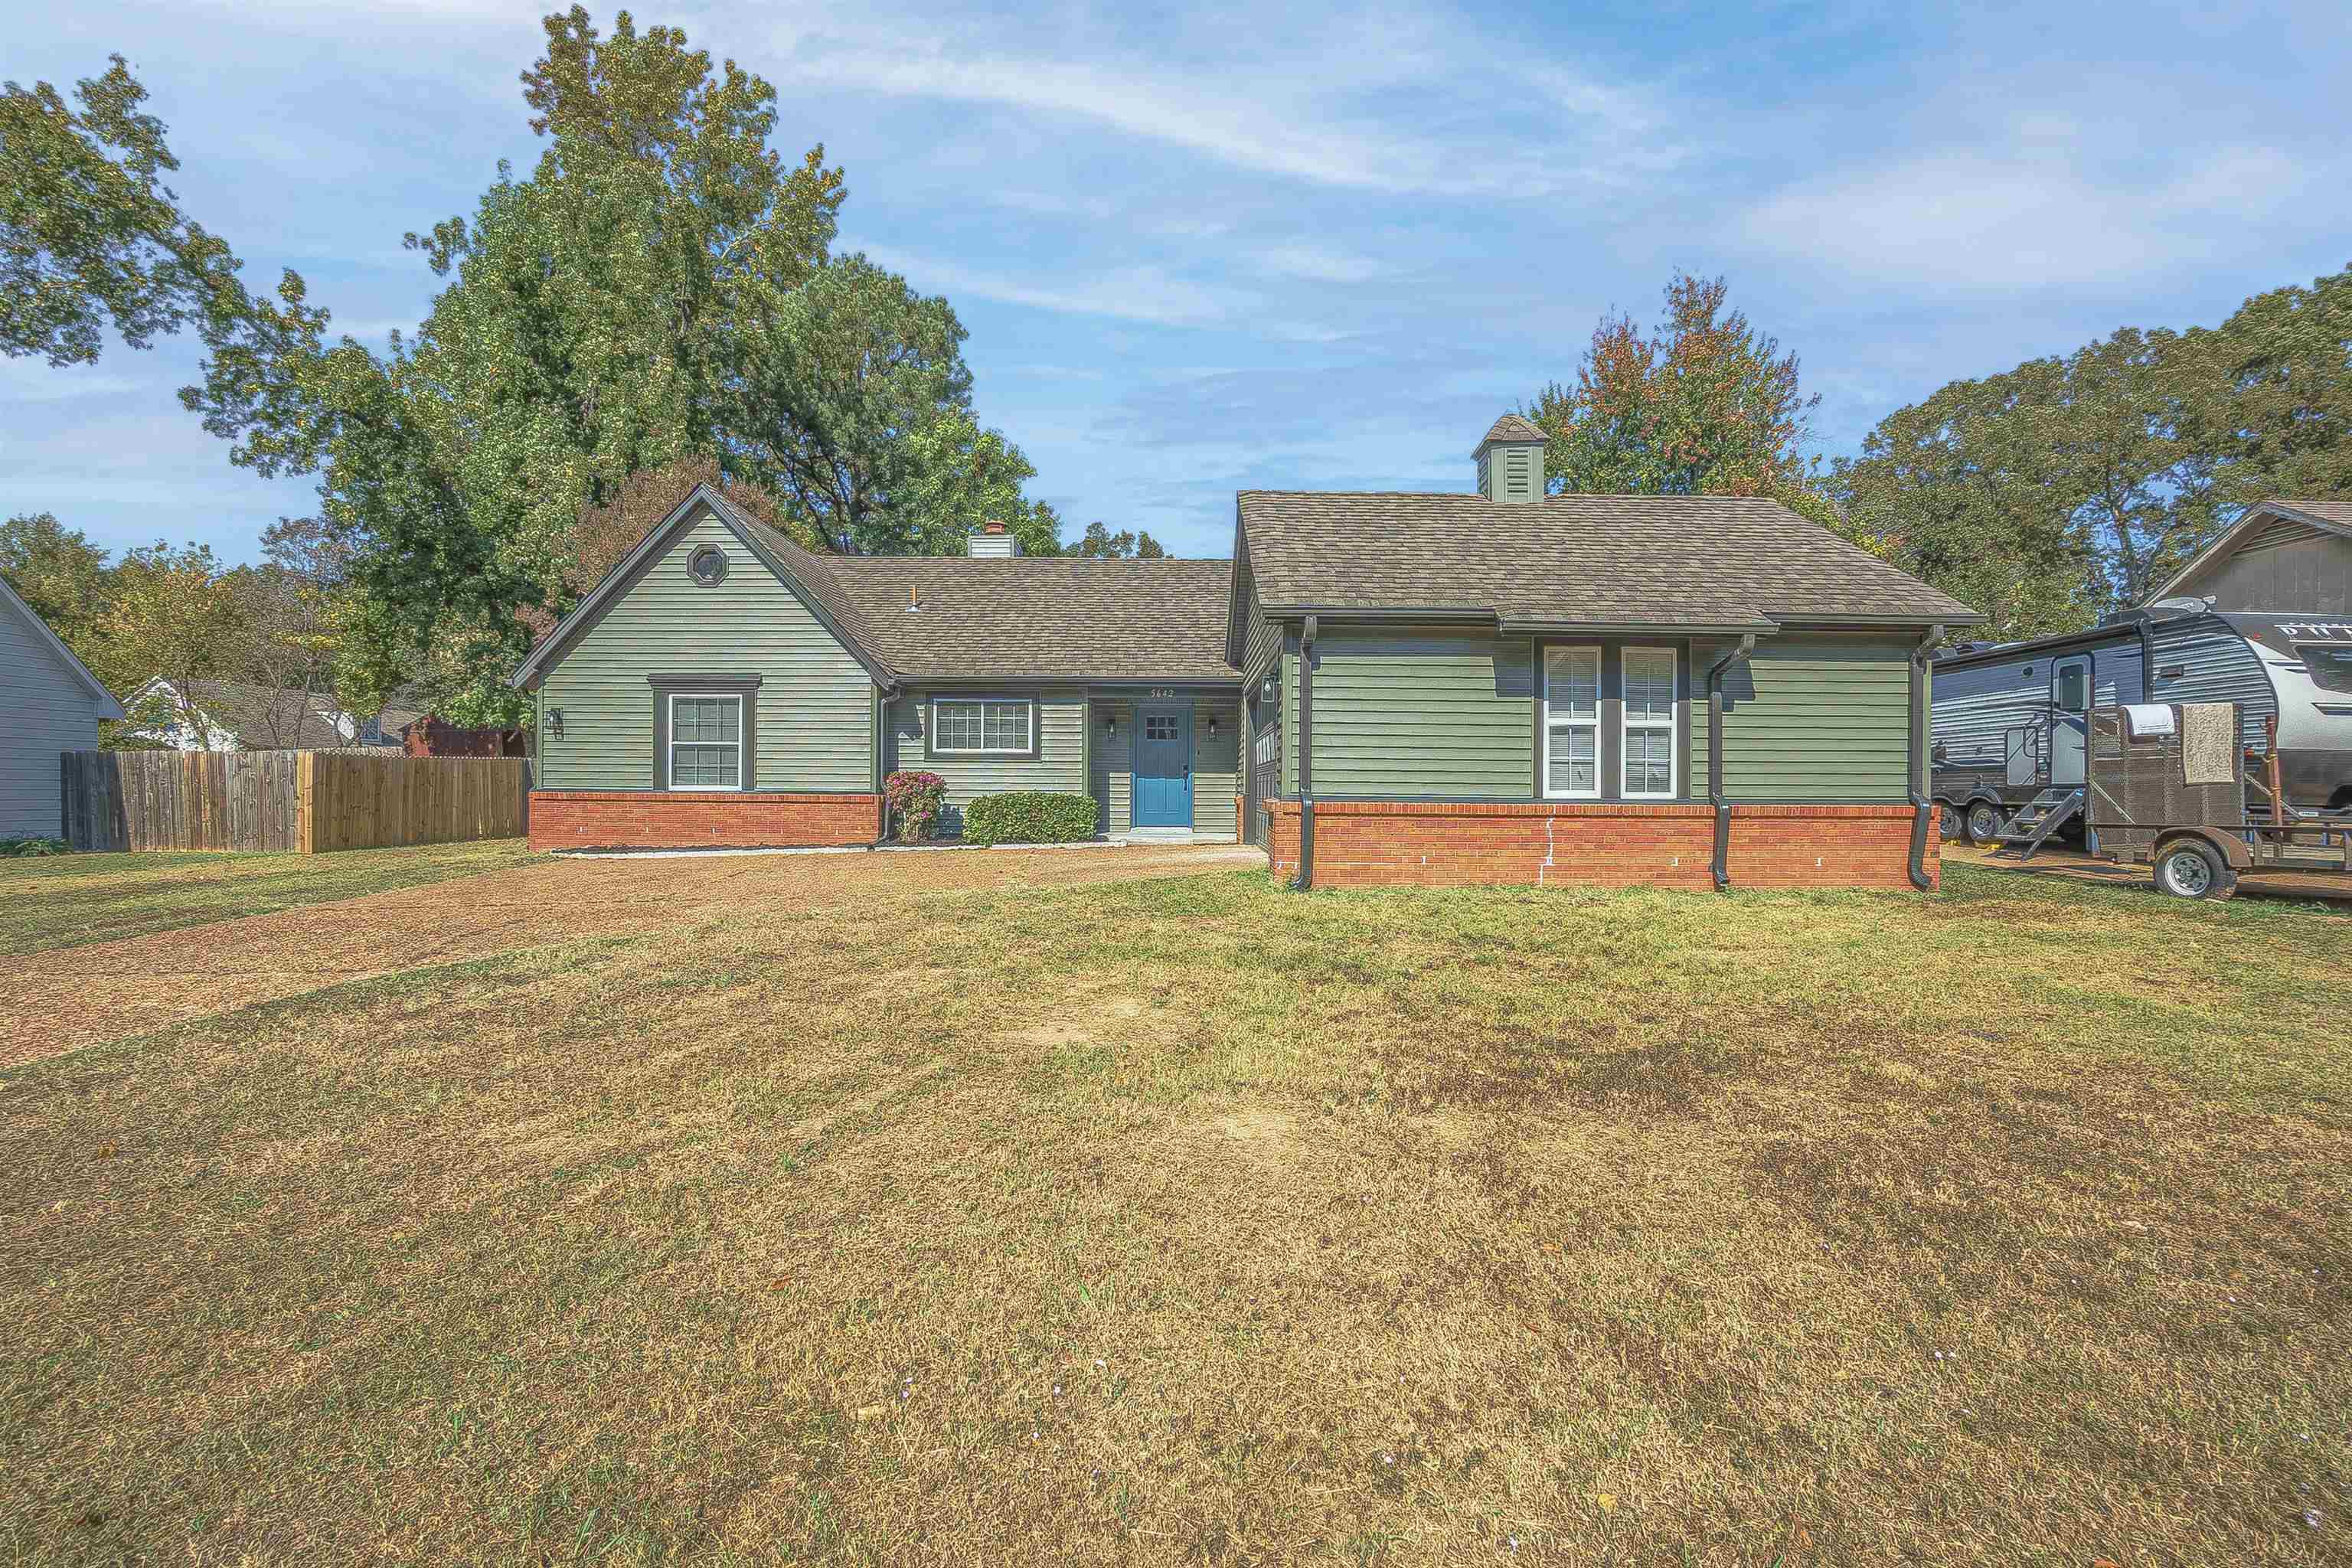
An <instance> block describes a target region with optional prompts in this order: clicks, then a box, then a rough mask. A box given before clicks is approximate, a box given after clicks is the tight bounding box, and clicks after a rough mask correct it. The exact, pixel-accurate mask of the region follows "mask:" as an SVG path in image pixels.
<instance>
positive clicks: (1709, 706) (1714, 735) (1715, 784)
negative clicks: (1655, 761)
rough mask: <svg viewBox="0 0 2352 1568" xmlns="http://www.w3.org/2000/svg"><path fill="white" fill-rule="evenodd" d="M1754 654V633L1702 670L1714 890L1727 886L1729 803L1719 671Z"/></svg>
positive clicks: (1707, 797)
mask: <svg viewBox="0 0 2352 1568" xmlns="http://www.w3.org/2000/svg"><path fill="white" fill-rule="evenodd" d="M1755 651H1756V634H1755V633H1754V632H1749V633H1748V635H1747V636H1746V637H1741V638H1740V639H1739V646H1738V647H1735V648H1730V649H1728V650H1727V651H1726V652H1725V653H1724V654H1723V656H1722V657H1721V658H1717V660H1716V661H1715V662H1714V663H1713V664H1710V665H1708V666H1707V667H1706V802H1707V804H1708V805H1712V806H1713V807H1715V865H1714V871H1715V890H1716V891H1717V892H1718V893H1720V892H1723V891H1725V890H1727V889H1729V888H1730V886H1731V803H1730V802H1729V801H1727V800H1726V799H1724V798H1723V672H1724V671H1725V670H1727V669H1729V668H1731V667H1732V666H1733V665H1735V664H1737V663H1738V662H1739V661H1740V660H1741V659H1743V658H1747V657H1748V655H1749V654H1751V653H1754V652H1755Z"/></svg>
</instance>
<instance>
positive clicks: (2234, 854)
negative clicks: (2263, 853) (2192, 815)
mask: <svg viewBox="0 0 2352 1568" xmlns="http://www.w3.org/2000/svg"><path fill="white" fill-rule="evenodd" d="M2184 838H2195V839H2199V840H2201V841H2202V842H2204V843H2207V844H2210V845H2211V846H2212V847H2214V849H2215V850H2216V851H2217V852H2219V853H2220V855H2221V858H2222V859H2224V860H2227V861H2228V862H2229V863H2230V869H2231V870H2232V871H2242V870H2244V869H2246V868H2248V867H2249V866H2252V864H2253V863H2254V857H2253V855H2252V852H2251V851H2249V850H2248V849H2247V848H2246V846H2245V844H2244V843H2243V842H2242V840H2240V839H2237V838H2233V837H2231V836H2230V835H2229V834H2226V833H2215V832H2212V831H2210V829H2207V828H2202V827H2171V828H2167V829H2166V830H2165V831H2164V832H2163V833H2161V834H2159V835H2158V836H2157V840H2156V847H2155V858H2158V859H2159V860H2160V859H2162V858H2164V852H2165V850H2166V849H2167V848H2168V847H2170V846H2172V845H2174V844H2178V843H2179V842H2180V840H2182V839H2184Z"/></svg>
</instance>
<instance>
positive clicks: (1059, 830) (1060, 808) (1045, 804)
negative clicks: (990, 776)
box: [963, 789, 1096, 844]
mask: <svg viewBox="0 0 2352 1568" xmlns="http://www.w3.org/2000/svg"><path fill="white" fill-rule="evenodd" d="M1095 816H1096V812H1095V803H1094V799H1093V797H1092V796H1090V795H1057V794H1055V793H1054V792H1053V791H1050V790H1042V789H1025V790H1014V791H1013V792H1012V793H1010V794H1008V795H982V796H981V797H980V798H979V799H977V800H975V801H973V802H972V803H971V805H967V806H965V807H964V808H963V841H964V842H965V843H966V844H1075V843H1077V842H1079V841H1080V840H1082V839H1087V838H1092V837H1094V836H1095Z"/></svg>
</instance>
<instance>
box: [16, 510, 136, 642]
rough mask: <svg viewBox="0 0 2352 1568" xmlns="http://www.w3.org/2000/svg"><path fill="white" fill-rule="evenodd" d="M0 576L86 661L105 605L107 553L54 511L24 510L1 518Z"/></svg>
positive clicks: (106, 593) (107, 575)
mask: <svg viewBox="0 0 2352 1568" xmlns="http://www.w3.org/2000/svg"><path fill="white" fill-rule="evenodd" d="M0 578H5V579H7V583H8V586H10V587H11V588H14V589H16V593H17V595H18V596H19V597H21V598H22V599H23V600H24V601H25V603H26V604H27V605H30V606H32V610H33V613H34V614H35V615H37V616H40V617H41V619H42V620H43V621H45V622H47V625H48V628H49V629H50V630H51V631H53V632H55V633H57V634H58V637H59V638H60V639H62V640H63V641H64V643H65V645H66V646H67V647H69V648H71V649H73V651H74V655H75V657H76V658H79V659H80V660H81V661H82V662H83V663H84V664H88V663H89V662H90V661H91V659H92V657H93V654H92V643H91V638H92V637H93V636H94V634H95V631H96V627H97V624H98V617H99V615H100V612H102V611H103V610H104V609H105V608H106V602H107V595H108V590H109V584H110V579H109V569H108V565H107V552H105V551H104V550H102V549H100V547H99V546H97V545H95V544H92V543H91V542H89V535H88V534H86V533H84V532H83V531H81V530H80V529H79V528H68V527H67V526H66V525H65V524H63V523H61V522H59V521H58V519H57V515H56V514H55V513H53V512H46V511H41V512H28V513H22V514H19V515H18V516H16V517H12V518H10V519H9V520H8V521H5V522H0Z"/></svg>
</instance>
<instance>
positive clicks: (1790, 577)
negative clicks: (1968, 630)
mask: <svg viewBox="0 0 2352 1568" xmlns="http://www.w3.org/2000/svg"><path fill="white" fill-rule="evenodd" d="M1237 510H1238V514H1239V515H1238V525H1239V529H1240V531H1241V533H1242V534H1243V535H1244V537H1245V540H1246V545H1247V548H1248V551H1249V560H1250V564H1251V570H1252V574H1253V575H1254V577H1255V582H1256V587H1257V593H1258V597H1259V598H1260V600H1261V601H1262V602H1263V604H1264V605H1265V608H1266V610H1267V611H1268V612H1269V613H1273V614H1282V613H1288V614H1293V615H1297V614H1305V613H1309V612H1314V611H1324V612H1332V613H1339V612H1345V611H1359V612H1370V613H1383V612H1386V613H1404V612H1429V611H1436V612H1439V613H1441V614H1445V615H1454V616H1462V617H1464V618H1469V619H1492V620H1494V621H1496V622H1499V623H1500V624H1501V625H1503V626H1505V628H1506V629H1511V628H1514V627H1517V628H1520V629H1540V628H1544V627H1550V626H1563V627H1564V626H1582V627H1591V628H1595V629H1601V628H1611V627H1648V626H1656V627H1675V628H1680V629H1685V630H1721V631H1751V630H1752V631H1769V630H1771V629H1773V628H1774V627H1775V626H1777V625H1779V624H1780V622H1782V621H1790V620H1797V621H1828V622H1852V623H1855V624H1871V623H1879V624H1898V625H1910V624H1917V625H1927V624H1930V623H1934V622H1944V623H1948V624H1953V625H1961V624H1967V623H1970V622H1974V621H1978V620H1981V619H1982V618H1983V617H1982V616H1979V615H1978V614H1977V612H1976V611H1974V610H1972V609H1970V608H1969V606H1968V605H1963V604H1961V603H1960V602H1959V601H1958V599H1955V598H1952V597H1951V596H1950V595H1947V594H1942V593H1939V592H1937V590H1936V589H1934V588H1930V587H1929V586H1927V584H1925V583H1922V582H1920V581H1919V580H1918V579H1917V578H1916V577H1913V576H1911V575H1910V574H1907V573H1905V572H1902V571H1900V570H1898V569H1896V568H1895V567H1894V566H1891V565H1889V564H1888V563H1885V562H1884V561H1881V560H1879V559H1878V558H1877V557H1876V556H1874V555H1872V554H1871V553H1870V552H1867V551H1865V550H1863V549H1861V548H1860V547H1858V546H1856V545H1853V544H1849V543H1848V542H1845V541H1844V540H1843V539H1840V538H1838V537H1837V536H1836V535H1835V534H1832V532H1830V531H1829V530H1827V529H1825V528H1823V527H1822V526H1821V525H1820V524H1819V523H1816V522H1812V521H1808V520H1807V519H1805V518H1802V517H1800V516H1798V515H1797V514H1796V513H1795V512H1793V511H1790V510H1789V509H1788V508H1787V507H1784V506H1782V505H1781V504H1780V502H1778V501H1773V500H1759V499H1753V498H1747V497H1734V496H1605V495H1560V496H1553V497H1550V498H1549V499H1548V500H1541V501H1521V502H1504V501H1490V500H1486V498H1485V497H1484V496H1480V495H1475V494H1466V495H1465V494H1453V493H1444V494H1415V493H1402V494H1381V493H1375V494H1354V493H1347V492H1330V491H1315V490H1244V491H1242V492H1241V494H1240V496H1239V497H1238V498H1237Z"/></svg>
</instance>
